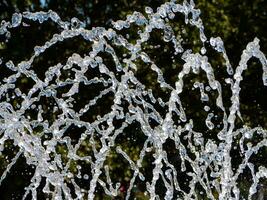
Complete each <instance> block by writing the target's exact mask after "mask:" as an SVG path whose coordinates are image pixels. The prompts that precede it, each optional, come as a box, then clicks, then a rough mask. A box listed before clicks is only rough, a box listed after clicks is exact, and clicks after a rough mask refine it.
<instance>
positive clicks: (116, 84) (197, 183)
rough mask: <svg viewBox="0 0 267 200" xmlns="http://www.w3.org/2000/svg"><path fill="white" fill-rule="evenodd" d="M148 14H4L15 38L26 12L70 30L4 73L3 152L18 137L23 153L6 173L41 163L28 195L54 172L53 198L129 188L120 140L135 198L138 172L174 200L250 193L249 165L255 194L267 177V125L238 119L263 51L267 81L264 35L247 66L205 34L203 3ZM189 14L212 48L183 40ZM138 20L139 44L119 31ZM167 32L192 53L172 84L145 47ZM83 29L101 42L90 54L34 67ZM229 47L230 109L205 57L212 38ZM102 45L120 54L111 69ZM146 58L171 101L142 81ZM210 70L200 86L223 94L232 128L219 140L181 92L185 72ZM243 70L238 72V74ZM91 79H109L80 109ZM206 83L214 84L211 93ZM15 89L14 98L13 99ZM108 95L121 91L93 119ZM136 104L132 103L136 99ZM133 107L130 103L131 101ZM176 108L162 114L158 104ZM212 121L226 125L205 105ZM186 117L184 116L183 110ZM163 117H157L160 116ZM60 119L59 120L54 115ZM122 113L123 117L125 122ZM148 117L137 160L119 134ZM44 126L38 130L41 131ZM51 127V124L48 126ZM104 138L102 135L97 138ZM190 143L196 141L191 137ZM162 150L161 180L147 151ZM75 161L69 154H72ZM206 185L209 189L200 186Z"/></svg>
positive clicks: (151, 189)
mask: <svg viewBox="0 0 267 200" xmlns="http://www.w3.org/2000/svg"><path fill="white" fill-rule="evenodd" d="M145 13H146V15H143V14H142V13H139V12H134V13H133V14H131V15H128V16H127V18H126V20H119V21H116V22H113V23H112V25H113V28H110V29H105V28H104V27H95V28H92V29H91V30H88V29H86V28H85V26H84V24H83V23H82V22H80V21H79V20H78V19H77V18H73V19H72V20H71V22H65V21H62V20H61V18H60V17H59V16H58V15H57V13H55V12H53V11H48V12H42V11H41V12H36V13H31V12H24V13H22V14H20V13H15V14H14V15H13V16H12V19H11V22H6V21H2V23H1V27H0V34H1V35H5V36H6V39H7V41H8V40H9V39H10V38H12V35H11V32H10V30H11V29H13V28H16V27H19V26H23V23H24V22H23V21H24V20H26V19H27V20H31V21H36V22H38V23H44V22H45V21H47V20H52V21H53V22H54V23H56V24H57V25H58V27H59V28H60V33H58V34H54V35H53V36H52V38H51V39H50V40H48V41H46V42H45V44H44V45H43V46H36V47H35V48H34V52H33V55H32V56H31V57H30V59H28V60H24V61H21V62H19V63H18V64H17V65H15V64H14V63H13V62H12V61H8V62H6V63H5V67H6V68H8V69H10V70H11V71H12V72H13V74H12V75H10V76H8V77H6V78H5V79H3V81H2V83H1V86H0V98H1V102H0V117H1V121H0V130H1V136H0V137H1V138H0V151H1V154H2V152H3V151H4V149H5V142H6V141H8V140H12V141H14V142H13V143H14V145H15V146H17V147H18V149H19V151H18V152H17V154H16V155H15V157H14V158H13V159H12V160H11V162H9V164H8V165H7V167H6V169H5V171H4V172H3V174H2V175H1V179H0V184H1V183H2V182H3V181H4V180H5V178H6V176H7V175H8V173H9V171H10V169H11V168H12V166H13V165H14V164H15V163H16V162H17V160H18V158H19V157H20V156H23V157H25V159H26V162H27V164H28V165H31V166H34V170H35V171H34V174H33V176H32V178H31V183H30V184H29V185H28V186H27V187H26V188H25V194H24V199H26V198H27V197H28V196H30V197H31V198H32V199H37V189H38V188H40V187H41V180H42V179H44V180H45V186H44V187H43V188H41V189H42V192H43V193H44V194H47V195H48V196H49V197H51V198H53V199H94V197H95V195H96V193H97V187H98V186H100V187H102V189H103V191H104V192H105V194H106V195H108V196H111V197H115V196H118V195H119V193H120V190H121V188H122V185H121V183H119V182H116V183H115V182H113V180H112V177H111V175H110V168H109V166H108V163H107V159H108V157H109V155H110V154H111V152H112V149H114V148H115V151H116V153H117V155H120V156H122V157H123V158H124V159H125V162H127V163H128V164H129V166H130V169H131V171H132V177H131V180H130V181H129V186H128V188H127V189H126V190H127V191H126V199H130V198H131V196H132V195H133V190H134V187H135V183H136V182H137V180H139V181H141V182H144V183H145V184H146V188H145V190H146V192H145V193H147V194H148V196H149V198H150V199H160V196H159V194H157V192H158V187H159V186H158V183H159V182H163V187H164V188H165V189H166V193H165V196H164V197H162V198H164V199H166V200H167V199H198V198H199V194H200V193H201V192H202V193H204V194H205V195H206V196H207V198H209V199H221V200H224V199H240V198H241V196H240V188H239V186H238V181H237V180H238V178H239V177H240V176H241V175H242V173H243V171H244V169H245V168H248V169H249V170H250V173H251V176H252V180H253V183H252V185H251V186H250V189H249V194H248V196H247V198H248V199H251V198H252V196H253V194H255V193H256V192H257V187H258V185H259V183H260V179H261V178H266V177H267V170H266V168H265V166H260V167H258V168H255V167H254V164H253V163H252V161H251V160H250V158H251V157H252V155H257V153H258V152H259V150H260V149H261V148H264V147H266V146H267V137H266V136H267V131H266V130H264V129H263V128H261V127H254V128H250V127H246V126H244V127H242V128H236V127H235V124H236V118H237V117H240V118H241V113H240V109H239V106H240V98H239V94H240V90H241V87H240V83H241V81H242V73H243V72H244V71H245V70H247V63H248V61H249V60H250V59H251V58H252V57H255V58H257V59H259V61H260V62H261V64H262V68H263V75H262V81H263V84H264V86H267V60H266V57H265V56H264V54H263V53H262V52H261V51H260V46H259V39H257V38H255V39H254V40H253V41H252V42H250V43H249V44H248V45H247V47H246V49H245V50H244V51H243V53H242V56H241V60H240V62H239V65H238V66H237V68H236V69H235V70H233V67H232V66H231V64H230V61H229V59H228V56H227V54H226V50H225V48H224V44H223V41H222V39H221V38H219V37H216V38H213V37H212V38H210V39H208V38H207V37H206V36H205V33H204V26H203V23H202V20H201V18H200V10H199V9H196V8H195V4H194V2H193V1H192V0H191V1H184V2H183V4H178V3H176V2H175V1H171V2H167V3H165V4H163V5H161V6H160V7H158V8H157V10H156V11H155V12H154V11H153V9H152V8H150V7H146V8H145ZM177 13H181V14H183V15H184V22H185V24H189V25H191V26H194V27H196V28H197V29H198V30H199V38H200V41H201V42H202V43H203V47H202V48H201V51H200V52H199V53H193V51H192V50H190V49H185V47H183V45H182V42H181V40H180V39H179V38H178V37H176V35H175V31H174V30H173V27H172V26H171V25H170V23H169V22H170V21H171V20H173V18H174V17H175V16H176V15H177ZM132 24H135V25H136V26H138V27H141V29H140V30H139V31H138V39H136V41H135V42H130V39H129V38H126V37H124V36H122V35H121V34H119V31H121V30H127V29H128V28H129V27H131V25H132ZM156 30H162V31H163V35H162V40H163V41H164V42H166V43H170V44H171V45H172V46H173V48H174V53H173V56H174V57H181V58H182V60H183V61H184V64H183V67H182V69H181V70H180V71H179V73H178V76H177V79H176V82H175V85H174V86H172V85H171V84H170V83H168V80H165V79H164V70H163V69H162V68H160V67H159V66H157V65H156V63H155V62H154V61H153V58H151V57H150V56H149V55H148V53H146V51H145V48H144V45H143V44H145V43H146V42H147V41H149V39H150V36H151V34H152V33H153V31H156ZM76 36H81V37H83V39H84V40H85V41H87V42H88V43H90V44H92V46H91V49H90V50H88V53H87V54H86V55H79V54H78V53H74V54H72V55H71V56H70V57H68V59H67V62H66V63H65V64H62V63H58V64H56V65H54V66H50V67H49V69H48V70H47V71H46V73H45V78H44V79H43V80H42V79H40V78H39V77H38V75H37V74H36V72H35V71H34V69H33V67H32V65H33V62H34V60H36V59H37V58H38V57H39V56H40V55H41V54H43V53H44V52H46V51H47V50H48V49H50V48H52V47H53V46H54V45H56V44H57V43H60V42H62V41H65V40H70V39H71V38H74V37H76ZM207 43H209V44H210V46H211V47H212V48H213V49H214V50H215V51H217V52H218V53H220V54H222V56H223V58H224V60H225V65H226V71H227V73H228V75H229V77H226V82H228V83H231V90H232V97H231V107H230V108H229V109H227V108H225V107H224V104H223V98H222V87H221V83H220V82H219V81H218V80H216V76H215V73H214V68H213V67H212V65H211V64H210V62H209V58H208V57H207V56H206V55H205V54H206V51H207V50H206V48H205V44H207ZM117 47H120V48H123V49H124V50H125V52H126V53H125V54H126V56H124V59H123V60H122V61H121V59H120V56H119V55H118V54H117V53H116V48H117ZM101 53H107V54H108V55H110V56H111V57H112V59H113V62H114V64H115V68H114V69H110V67H109V66H107V65H106V64H105V62H104V59H103V58H102V57H101ZM140 60H141V61H142V62H143V64H146V65H149V67H150V69H151V70H152V71H153V72H155V73H156V74H157V80H156V81H157V82H158V83H159V85H160V87H161V88H162V89H165V90H168V91H170V95H169V96H168V97H167V100H163V99H161V98H155V97H154V94H153V91H152V90H151V89H149V88H147V87H146V85H144V84H143V83H142V82H141V81H140V80H138V78H137V76H136V73H137V71H138V70H140V69H139V68H138V67H137V66H136V63H137V62H140ZM90 69H95V70H96V71H97V73H99V74H100V76H97V75H95V76H94V77H93V78H91V77H88V74H87V72H88V71H89V70H90ZM64 71H71V72H72V73H73V74H74V75H73V76H68V75H67V77H64V75H63V72H64ZM200 71H202V72H204V73H205V76H206V78H207V80H208V88H209V89H206V87H204V84H203V83H201V82H199V81H195V83H194V88H195V89H197V88H198V89H199V91H200V95H201V98H200V101H201V102H204V103H205V102H209V101H211V100H210V99H209V94H210V93H216V94H217V97H216V107H217V108H218V109H219V110H221V112H223V117H222V121H221V122H220V123H221V124H222V125H223V126H222V128H221V129H220V130H219V131H218V132H217V138H218V141H219V142H216V141H214V140H212V139H208V140H207V139H206V137H205V133H200V132H197V131H195V130H194V121H193V120H192V119H190V118H188V116H187V114H186V111H185V108H184V106H183V101H182V100H181V94H182V93H183V90H184V79H185V77H186V76H187V75H188V74H196V75H198V74H199V72H200ZM232 74H233V77H232V76H231V75H232ZM22 76H26V77H27V78H28V79H31V80H33V81H34V85H33V87H32V88H30V89H29V91H28V92H27V93H24V92H23V91H21V89H20V88H19V87H17V86H16V82H17V81H18V79H19V78H20V77H22ZM82 85H86V86H94V87H98V86H99V85H101V88H103V89H101V90H100V91H99V94H97V95H95V97H94V98H93V99H91V100H90V101H89V102H88V103H86V104H85V105H84V106H83V107H82V108H81V109H79V110H78V111H77V110H75V109H74V107H75V105H76V104H77V102H76V101H75V95H79V92H80V87H81V86H82ZM62 88H68V89H67V90H66V91H65V92H64V93H62V92H59V91H60V90H61V89H62ZM205 90H206V91H205ZM10 92H11V93H12V96H11V97H10ZM107 95H111V96H112V97H113V99H112V101H113V103H112V106H111V107H110V112H108V113H106V114H104V115H102V116H97V118H96V119H95V120H94V121H92V122H89V121H87V120H84V118H83V117H84V116H85V115H88V113H89V115H90V112H91V109H92V107H94V106H95V105H97V104H100V103H99V102H100V100H101V99H102V98H104V97H105V96H107ZM43 97H46V98H49V99H51V101H52V100H53V102H54V104H53V105H52V108H51V109H52V112H53V113H54V115H55V118H54V119H52V122H51V121H50V122H49V120H48V119H47V117H45V114H44V113H46V110H47V109H49V108H45V106H43V105H42V101H41V99H42V98H43ZM10 98H21V99H22V101H21V102H20V103H19V105H16V107H15V106H14V105H13V104H12V102H11V100H10ZM126 102H127V103H126ZM125 105H127V106H125ZM157 105H160V106H161V107H162V108H164V109H166V112H165V113H164V114H162V113H161V112H160V111H159V110H158V106H157ZM203 109H204V111H205V112H206V116H207V117H206V120H205V124H206V126H207V129H208V130H214V129H215V128H216V125H217V124H215V122H213V121H214V118H215V117H216V116H215V115H214V113H213V112H212V108H211V107H209V106H207V105H205V106H204V108H203ZM29 111H31V112H33V113H36V116H35V117H27V114H26V113H27V112H29ZM175 116H178V118H179V120H177V119H176V118H175ZM152 119H153V120H154V122H155V123H156V124H157V125H156V126H155V125H152V124H151V120H152ZM50 120H51V119H50ZM116 121H121V123H119V124H116V123H115V122H116ZM135 122H138V123H139V124H140V128H141V130H142V133H143V134H144V135H145V137H146V140H145V142H144V144H143V147H141V146H140V149H141V151H140V154H139V157H138V159H137V160H136V161H134V160H133V159H132V158H131V157H130V156H129V155H128V154H127V152H126V151H125V150H124V149H122V148H121V146H120V144H119V143H118V142H117V138H118V137H120V135H122V134H123V133H124V132H125V130H126V128H127V127H129V126H130V125H131V124H133V123H135ZM73 125H74V126H77V127H79V128H83V130H84V131H83V132H82V134H81V135H80V136H79V139H78V142H77V143H76V144H72V141H71V138H70V137H69V136H67V135H66V132H67V130H68V128H70V127H71V126H73ZM37 128H38V130H39V131H38V133H36V131H35V130H36V129H37ZM40 130H41V131H40ZM253 135H258V136H260V137H261V138H262V139H261V140H260V141H259V142H258V143H256V144H252V143H250V142H248V141H249V140H250V139H251V138H253ZM96 138H99V140H98V141H96ZM234 138H239V139H238V140H239V147H240V150H241V157H242V162H241V164H240V165H239V166H238V168H237V169H235V170H234V169H233V167H232V161H231V160H232V158H231V154H230V152H231V150H232V149H233V148H235V147H234V144H233V143H234ZM167 140H171V141H173V142H174V143H175V149H174V150H173V151H175V152H176V157H177V160H179V162H180V165H181V166H180V168H177V167H176V166H175V165H174V164H172V162H171V161H170V160H169V157H168V152H167V151H166V150H165V148H164V144H165V143H166V141H167ZM183 140H185V141H186V143H187V145H185V144H184V142H183ZM85 141H87V142H88V143H89V145H90V147H91V149H89V151H90V153H89V154H88V155H87V156H81V155H79V153H78V150H79V149H80V147H81V146H82V145H83V144H84V142H85ZM59 144H60V145H65V146H66V148H65V149H66V150H65V155H64V153H60V152H58V151H57V145H59ZM149 152H151V153H152V154H153V158H154V161H153V163H152V164H153V169H152V171H151V174H152V175H151V179H149V178H147V177H146V174H143V173H142V168H143V163H144V159H145V156H146V155H147V154H148V153H149ZM64 159H66V160H67V161H63V160H64ZM72 161H84V162H86V163H87V164H88V166H89V169H90V173H89V174H83V172H82V169H81V167H79V166H77V169H76V171H75V172H73V170H71V165H72ZM183 172H185V174H186V176H188V177H189V178H188V181H187V182H188V186H189V189H188V190H185V189H183V187H182V185H183V182H184V180H182V179H181V178H180V177H179V174H181V173H183ZM76 177H78V178H82V177H83V178H84V180H87V182H88V185H89V189H85V188H83V187H82V186H80V185H78V183H77V180H76ZM199 188H201V189H199Z"/></svg>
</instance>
